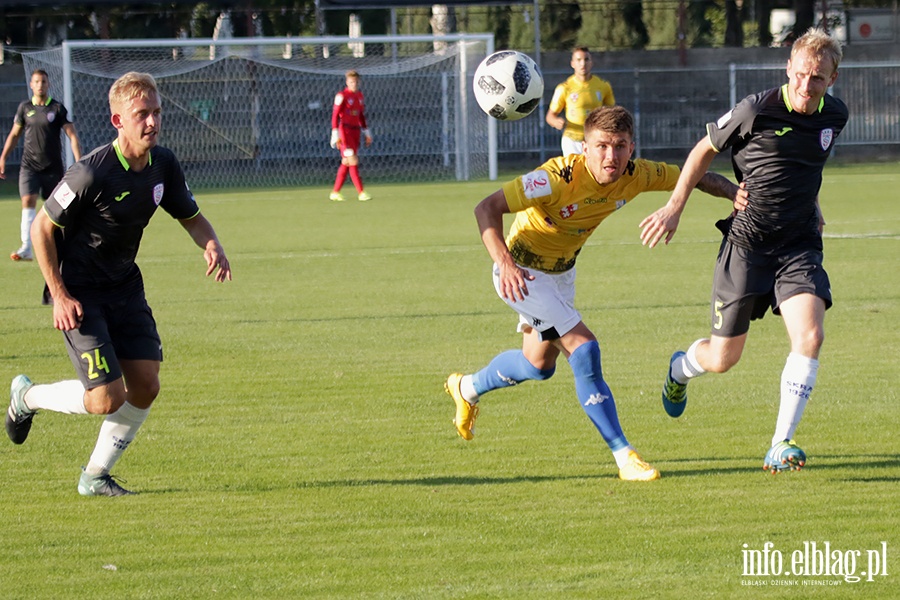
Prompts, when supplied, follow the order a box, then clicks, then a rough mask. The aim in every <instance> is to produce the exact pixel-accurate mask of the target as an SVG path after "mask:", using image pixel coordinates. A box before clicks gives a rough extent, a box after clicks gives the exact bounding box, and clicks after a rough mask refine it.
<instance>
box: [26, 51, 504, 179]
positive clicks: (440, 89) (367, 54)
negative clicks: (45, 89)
mask: <svg viewBox="0 0 900 600" xmlns="http://www.w3.org/2000/svg"><path fill="white" fill-rule="evenodd" d="M493 51H494V38H493V35H491V34H448V35H445V36H427V35H416V36H405V35H386V36H360V37H311V38H293V37H288V38H228V39H218V40H214V39H144V40H103V41H66V42H63V44H62V46H61V47H59V48H54V49H51V50H44V51H38V52H29V53H25V54H23V60H24V67H25V71H26V76H30V73H31V72H32V71H33V70H34V69H39V68H40V69H44V70H45V71H47V73H48V75H49V77H50V84H51V92H53V91H54V90H55V91H56V92H57V93H59V92H60V91H62V95H63V98H62V100H63V103H64V104H65V105H66V107H67V108H68V110H69V112H70V114H71V115H72V117H73V121H74V122H75V124H76V126H77V127H78V133H79V137H80V139H81V142H82V147H83V149H84V150H85V151H89V150H91V149H93V148H95V147H97V146H100V145H102V144H105V143H108V142H109V141H110V140H111V139H112V138H113V137H114V130H113V129H112V126H111V125H110V122H109V105H108V100H107V94H108V91H109V87H110V85H111V84H112V82H113V81H114V80H115V79H116V78H118V77H119V76H121V75H122V74H123V73H125V72H127V71H142V72H147V73H150V74H152V75H153V76H154V77H155V78H156V80H157V84H158V86H159V90H160V95H161V100H162V105H163V130H162V136H161V140H160V143H161V144H162V145H164V146H167V147H169V148H171V149H172V150H173V151H174V152H175V154H176V156H178V158H179V160H180V161H181V162H182V164H183V165H184V169H185V173H186V175H187V176H188V180H189V182H190V183H191V185H192V186H194V187H216V188H226V187H231V188H233V187H247V188H250V187H260V186H301V185H324V184H329V183H331V182H332V181H333V179H334V173H335V171H336V167H337V163H338V161H339V156H338V154H337V151H336V150H334V149H332V148H331V147H330V146H329V144H328V141H329V134H330V130H331V123H330V121H331V110H332V103H333V99H334V96H335V94H336V93H337V92H339V91H340V90H341V89H343V87H344V74H345V73H346V71H347V70H349V69H355V70H356V71H357V72H359V74H360V77H361V83H360V87H361V89H362V91H363V93H364V94H365V98H366V117H367V121H368V125H369V128H370V129H371V131H372V134H373V138H374V142H373V144H372V146H371V147H370V148H362V149H361V151H360V158H361V159H362V164H363V175H364V177H365V178H366V181H367V182H370V181H390V182H407V181H408V182H415V181H426V180H442V179H450V180H453V179H455V180H460V181H463V180H470V179H477V178H484V177H488V178H490V179H496V178H497V127H496V123H495V121H494V120H493V119H491V118H489V117H487V116H486V115H485V114H484V113H483V112H481V110H480V109H479V108H478V105H477V103H476V102H475V99H474V96H473V92H472V75H473V73H474V71H475V68H476V67H477V66H478V63H479V62H480V61H481V59H482V58H483V57H484V56H487V55H488V54H490V53H492V52H493Z"/></svg>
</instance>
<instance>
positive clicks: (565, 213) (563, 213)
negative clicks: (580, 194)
mask: <svg viewBox="0 0 900 600" xmlns="http://www.w3.org/2000/svg"><path fill="white" fill-rule="evenodd" d="M576 210H578V205H577V204H570V205H568V206H563V207H562V208H561V209H559V216H560V217H562V218H563V219H568V218H569V217H571V216H572V215H574V214H575V211H576Z"/></svg>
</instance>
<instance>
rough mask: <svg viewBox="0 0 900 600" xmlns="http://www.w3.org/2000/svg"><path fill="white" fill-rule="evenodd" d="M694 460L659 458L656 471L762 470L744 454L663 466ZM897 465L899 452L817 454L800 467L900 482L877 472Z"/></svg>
mask: <svg viewBox="0 0 900 600" xmlns="http://www.w3.org/2000/svg"><path fill="white" fill-rule="evenodd" d="M689 462H690V463H696V462H698V459H696V458H676V459H670V460H666V461H660V462H659V465H660V470H661V471H662V473H663V477H697V476H702V475H722V474H729V473H741V472H754V471H762V464H761V462H762V461H758V460H748V459H747V458H746V457H718V458H709V459H702V462H703V463H709V462H729V463H745V464H738V465H734V466H729V467H698V468H696V469H683V470H681V469H677V468H675V469H671V468H670V469H666V468H665V465H666V464H673V463H674V464H678V463H689ZM897 467H900V455H898V454H839V455H835V454H817V455H815V456H814V457H813V458H812V459H811V460H810V461H809V462H808V463H807V464H806V466H805V467H804V469H803V470H813V469H815V470H816V471H823V470H835V469H838V470H841V471H846V472H848V473H853V475H851V476H848V477H843V478H842V479H843V480H844V481H858V482H886V481H888V482H889V481H900V475H897V474H895V473H893V472H891V473H881V474H880V473H879V471H885V470H892V469H896V468H897Z"/></svg>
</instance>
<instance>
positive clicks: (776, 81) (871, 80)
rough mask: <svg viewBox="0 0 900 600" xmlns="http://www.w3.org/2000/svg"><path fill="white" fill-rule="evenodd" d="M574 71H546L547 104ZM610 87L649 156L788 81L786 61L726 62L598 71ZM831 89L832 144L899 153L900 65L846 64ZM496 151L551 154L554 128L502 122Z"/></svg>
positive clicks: (697, 134)
mask: <svg viewBox="0 0 900 600" xmlns="http://www.w3.org/2000/svg"><path fill="white" fill-rule="evenodd" d="M571 74H572V73H571V71H570V70H567V71H544V82H545V104H544V107H545V108H544V112H546V106H547V105H548V104H549V102H550V98H551V96H552V94H553V88H554V87H555V86H556V84H557V83H559V82H561V81H563V80H564V79H565V78H566V77H568V76H570V75H571ZM597 74H598V75H599V76H600V77H603V78H604V79H606V80H608V81H609V82H610V83H611V84H612V87H613V91H614V93H615V96H616V102H617V103H618V104H620V105H622V106H624V107H626V108H628V109H629V110H630V111H632V113H633V114H634V116H635V129H636V131H635V144H636V150H635V153H636V154H637V155H638V156H641V155H643V156H648V155H649V156H652V155H654V154H658V153H661V152H662V153H665V152H666V151H673V150H677V151H684V152H685V153H686V152H687V151H689V150H690V149H691V148H692V147H693V146H694V145H695V144H696V143H697V140H699V139H700V138H701V137H702V136H703V135H704V134H705V131H706V129H705V126H706V123H708V122H710V121H714V120H716V119H717V118H718V117H720V116H721V115H723V114H725V113H726V112H727V111H728V110H729V109H731V108H732V107H733V106H734V105H735V104H736V103H737V102H738V101H740V100H741V99H742V98H744V97H745V96H747V95H749V94H753V93H756V92H759V91H762V90H765V89H768V88H772V87H776V86H779V85H781V84H782V83H785V82H786V81H787V76H786V74H785V65H784V64H779V65H771V64H769V65H737V64H732V65H725V66H717V67H708V68H690V69H648V68H640V69H629V70H625V69H622V70H606V71H603V72H600V73H597ZM831 91H832V93H833V94H834V95H835V96H837V97H838V98H841V99H842V100H843V101H844V102H845V103H846V104H847V106H848V107H849V109H850V120H849V122H848V124H847V127H846V128H845V129H844V131H843V133H842V134H841V136H840V137H839V138H838V141H837V143H836V147H837V148H840V147H841V146H868V147H869V149H873V150H878V149H880V150H881V151H882V152H883V153H884V154H886V155H894V154H897V153H898V152H900V63H859V64H848V63H844V64H842V65H841V67H840V75H839V76H838V79H837V81H836V82H835V85H834V87H833V89H832V90H831ZM500 125H501V132H500V141H499V145H500V148H499V151H500V153H501V155H505V156H507V157H511V156H512V155H515V154H518V153H522V152H528V153H532V154H534V153H539V154H541V155H542V157H543V156H545V155H546V156H554V155H555V154H557V153H558V152H559V137H560V133H559V132H558V131H556V130H554V129H551V128H550V127H549V126H547V125H546V124H545V123H544V116H543V115H540V116H539V117H538V118H532V117H530V118H528V119H523V120H521V121H517V122H514V123H501V124H500Z"/></svg>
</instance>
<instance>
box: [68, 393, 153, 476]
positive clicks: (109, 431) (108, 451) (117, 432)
mask: <svg viewBox="0 0 900 600" xmlns="http://www.w3.org/2000/svg"><path fill="white" fill-rule="evenodd" d="M149 414H150V409H149V408H137V407H136V406H134V405H132V404H129V403H128V402H126V403H125V404H123V405H122V406H121V408H119V410H117V411H116V412H114V413H112V414H111V415H109V416H107V417H106V420H105V421H103V425H101V426H100V435H99V436H98V437H97V445H96V446H94V452H93V453H92V454H91V461H90V462H89V463H88V466H87V467H85V469H84V471H85V473H87V474H88V475H106V474H107V473H109V470H110V469H112V468H113V466H114V465H115V464H116V461H117V460H119V457H120V456H122V453H123V452H125V450H126V449H127V448H128V445H129V444H130V443H131V440H133V439H134V437H135V436H136V435H137V431H138V429H139V428H140V427H141V425H143V423H144V421H145V420H146V419H147V415H149Z"/></svg>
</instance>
